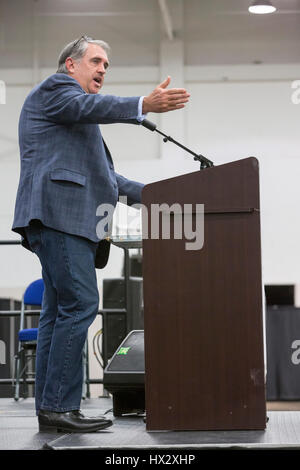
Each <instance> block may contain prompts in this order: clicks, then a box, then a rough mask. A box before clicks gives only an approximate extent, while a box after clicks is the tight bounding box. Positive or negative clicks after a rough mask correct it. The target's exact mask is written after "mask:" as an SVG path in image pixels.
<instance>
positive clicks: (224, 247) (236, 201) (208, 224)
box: [142, 157, 266, 431]
mask: <svg viewBox="0 0 300 470" xmlns="http://www.w3.org/2000/svg"><path fill="white" fill-rule="evenodd" d="M142 202H143V204H144V205H145V206H146V208H147V211H144V215H145V214H147V213H148V234H150V233H151V204H163V203H166V204H168V205H169V206H172V205H173V204H174V203H179V204H181V205H182V207H183V205H184V204H193V205H194V206H195V205H196V203H197V204H204V245H203V248H202V249H200V250H187V249H186V240H184V239H174V238H171V239H169V240H168V239H151V238H150V235H149V238H148V239H143V278H144V321H145V382H146V383H145V393H146V429H147V430H148V431H155V430H230V429H231V430H250V429H257V430H259V429H261V430H262V429H265V427H266V403H265V373H264V348H263V318H262V279H261V244H260V205H259V168H258V161H257V160H256V159H255V158H253V157H250V158H247V159H243V160H239V161H236V162H232V163H228V164H225V165H220V166H217V167H212V168H207V169H205V170H203V171H196V172H194V173H190V174H186V175H183V176H179V177H176V178H171V179H167V180H164V181H159V182H156V183H153V184H149V185H146V186H145V188H144V190H143V199H142ZM194 215H195V214H194ZM143 238H145V233H143Z"/></svg>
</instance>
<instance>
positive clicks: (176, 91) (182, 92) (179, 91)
mask: <svg viewBox="0 0 300 470" xmlns="http://www.w3.org/2000/svg"><path fill="white" fill-rule="evenodd" d="M165 93H166V95H176V94H180V95H186V94H187V95H189V96H190V93H188V92H187V91H186V90H185V89H184V88H170V89H169V90H166V91H165Z"/></svg>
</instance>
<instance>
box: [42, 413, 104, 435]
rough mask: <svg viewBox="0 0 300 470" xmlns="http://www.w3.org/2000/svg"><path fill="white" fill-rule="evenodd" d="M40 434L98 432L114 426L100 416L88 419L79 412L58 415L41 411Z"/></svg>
mask: <svg viewBox="0 0 300 470" xmlns="http://www.w3.org/2000/svg"><path fill="white" fill-rule="evenodd" d="M38 421H39V431H40V432H55V433H56V432H80V433H84V432H96V431H99V430H101V429H106V428H108V427H109V426H112V424H113V423H112V421H111V420H110V419H106V418H103V417H101V416H99V417H98V418H88V417H85V416H84V415H82V413H81V412H80V411H79V410H76V411H67V412H66V413H57V412H55V411H47V410H40V411H39V414H38Z"/></svg>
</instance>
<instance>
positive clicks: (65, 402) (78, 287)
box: [26, 225, 99, 413]
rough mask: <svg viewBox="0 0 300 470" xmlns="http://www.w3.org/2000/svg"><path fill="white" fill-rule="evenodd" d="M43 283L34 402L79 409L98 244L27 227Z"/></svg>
mask: <svg viewBox="0 0 300 470" xmlns="http://www.w3.org/2000/svg"><path fill="white" fill-rule="evenodd" d="M26 236H27V239H28V242H29V245H30V247H31V249H32V251H33V252H34V253H36V254H37V256H38V257H39V259H40V262H41V265H42V277H43V280H44V284H45V290H44V296H43V303H42V311H41V315H40V320H39V329H38V342H37V357H36V383H35V404H36V412H37V413H38V412H39V410H40V409H43V410H50V411H56V412H66V411H71V410H78V409H80V401H81V395H82V384H83V366H82V351H83V347H84V344H85V340H86V337H87V332H88V328H89V326H90V325H91V323H92V322H93V320H94V319H95V316H96V314H97V312H98V307H99V293H98V288H97V278H96V271H95V255H96V248H97V243H95V242H92V241H90V240H87V239H85V238H82V237H78V236H75V235H70V234H67V233H63V232H59V231H57V230H53V229H51V228H48V227H45V226H42V225H41V226H36V225H33V226H29V227H28V228H26Z"/></svg>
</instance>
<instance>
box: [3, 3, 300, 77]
mask: <svg viewBox="0 0 300 470" xmlns="http://www.w3.org/2000/svg"><path fill="white" fill-rule="evenodd" d="M250 2H251V0H166V4H167V6H168V9H169V13H170V17H171V22H172V27H173V32H174V38H175V39H177V38H178V39H182V40H183V42H184V57H185V63H186V64H187V65H207V64H250V63H253V62H263V63H273V64H276V63H281V64H284V63H299V61H300V60H299V58H300V0H273V4H274V5H275V6H276V7H277V8H278V12H276V13H274V14H271V15H251V14H249V13H248V6H249V4H250ZM82 34H88V35H90V36H93V37H95V38H98V39H103V40H105V41H107V42H108V43H109V44H110V45H111V48H112V58H111V62H112V63H113V64H114V65H158V64H159V51H160V42H161V40H162V39H164V40H168V38H167V34H166V30H165V28H164V23H163V20H162V15H161V11H160V8H159V3H158V0H0V67H2V68H7V67H16V68H20V67H31V66H32V65H33V61H34V60H36V61H37V62H38V65H39V66H40V67H53V66H55V65H56V60H57V56H58V53H59V51H60V50H61V48H62V46H63V45H64V44H65V43H67V42H69V41H71V40H73V39H75V38H76V37H79V36H81V35H82Z"/></svg>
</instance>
